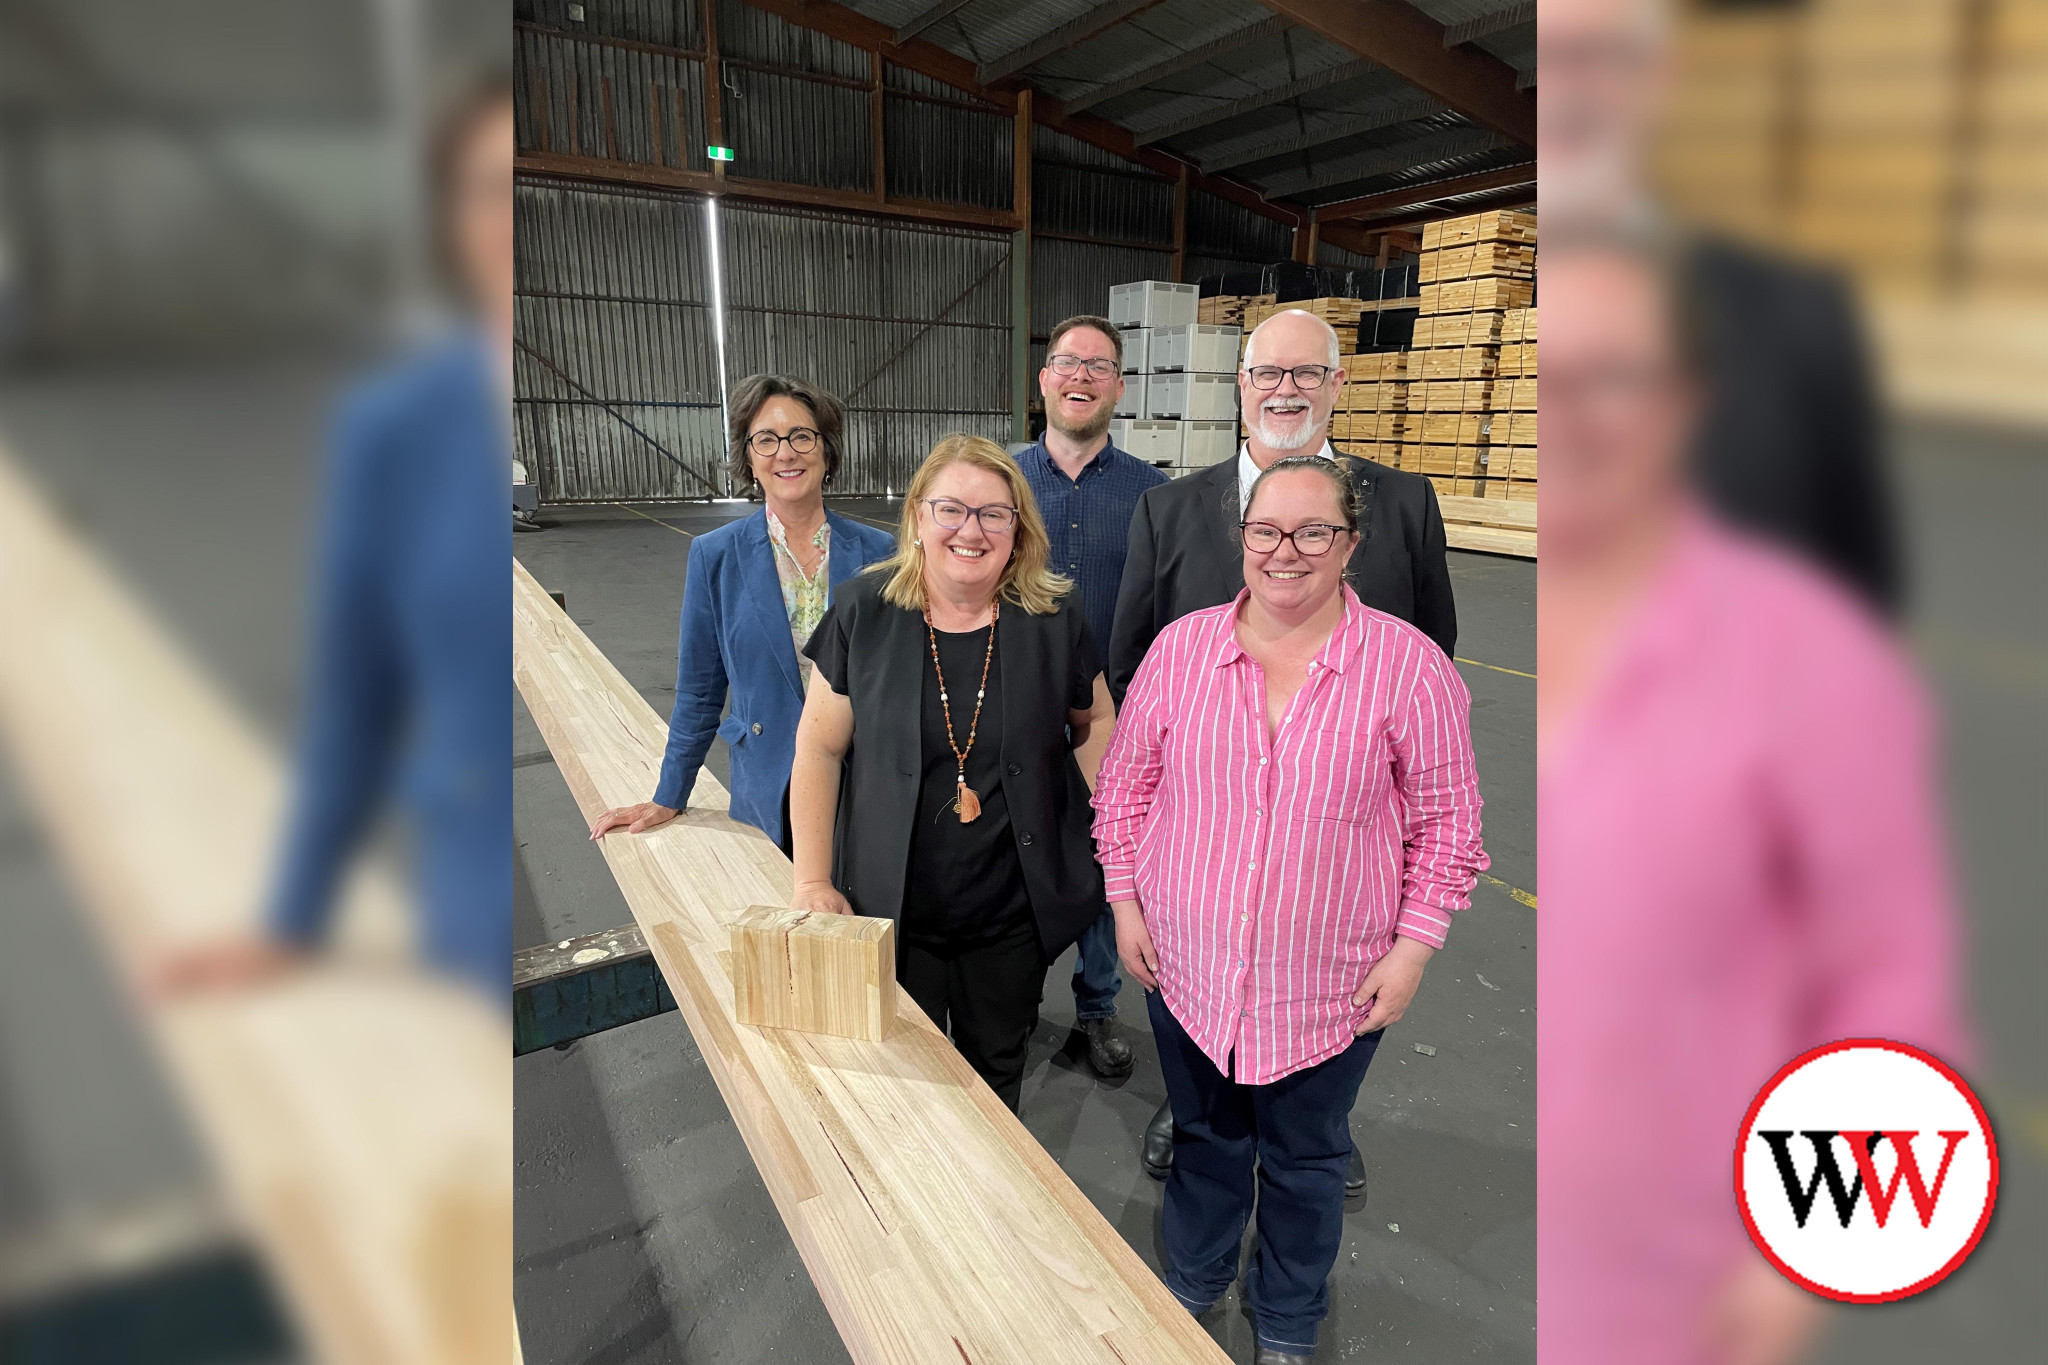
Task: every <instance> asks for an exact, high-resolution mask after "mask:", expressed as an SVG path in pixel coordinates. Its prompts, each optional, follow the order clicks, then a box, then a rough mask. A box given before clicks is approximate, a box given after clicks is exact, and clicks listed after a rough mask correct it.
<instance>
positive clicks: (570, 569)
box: [513, 500, 1536, 1365]
mask: <svg viewBox="0 0 2048 1365" xmlns="http://www.w3.org/2000/svg"><path fill="white" fill-rule="evenodd" d="M749 510H750V509H749V508H747V507H744V506H739V505H731V506H720V507H701V506H700V507H691V508H677V507H666V508H664V507H645V508H638V509H626V508H618V507H605V508H591V509H576V510H566V509H564V510H556V511H551V512H550V513H549V519H550V520H552V521H554V522H555V525H554V526H553V527H552V529H550V530H548V531H547V532H545V533H543V534H539V535H523V536H520V537H518V538H517V540H516V541H515V543H514V547H513V548H514V550H515V552H516V553H517V554H518V555H519V556H520V558H521V559H523V560H524V561H525V563H526V566H527V567H528V568H529V569H530V570H532V571H533V573H534V574H535V576H536V577H538V578H539V579H540V580H541V582H542V583H544V584H545V585H546V586H547V587H548V588H550V589H551V590H554V591H559V592H564V593H566V595H567V601H568V609H569V614H570V615H571V616H572V617H574V618H575V620H576V622H577V623H578V624H579V625H580V626H582V628H583V629H584V630H585V631H586V632H588V633H589V635H590V636H591V638H592V639H593V640H594V641H595V642H596V643H597V645H598V647H599V648H601V649H602V650H604V652H605V653H606V655H607V656H608V657H609V658H610V659H611V660H612V661H613V662H614V663H615V664H616V665H617V666H618V667H619V669H620V671H621V672H623V673H624V674H625V676H626V677H627V679H628V680H629V681H631V682H632V683H633V685H634V686H635V687H637V688H638V689H639V690H640V691H641V693H642V695H644V696H645V697H646V698H647V699H648V701H649V702H650V703H652V704H653V705H654V707H655V708H656V709H657V710H658V711H660V712H661V713H663V714H664V715H665V714H667V711H668V709H669V706H670V704H671V701H672V699H673V695H674V681H675V636H676V612H677V607H678V604H679V602H680V600H681V591H682V580H683V572H684V565H685V559H686V556H687V553H688V549H689V541H690V537H691V536H692V535H694V534H701V533H702V532H704V531H706V530H709V529H711V528H713V527H715V526H717V525H719V524H721V523H722V522H724V521H725V520H727V519H728V518H730V517H733V516H738V515H744V514H745V513H746V512H747V511H749ZM840 510H843V511H848V512H851V513H853V514H854V515H859V516H863V517H864V518H865V519H867V520H870V521H872V522H875V523H876V524H881V525H893V519H894V515H895V512H894V508H893V507H892V506H890V505H885V504H882V503H880V502H879V500H877V501H873V502H851V501H850V502H848V503H846V504H843V505H841V506H840ZM1451 560H1452V565H1451V571H1452V576H1453V581H1454V585H1455V590H1456V593H1457V599H1458V608H1459V624H1460V631H1459V639H1460V643H1459V649H1458V653H1459V656H1460V657H1461V658H1464V659H1469V660H1474V661H1477V662H1474V663H1469V664H1465V665H1463V666H1462V667H1461V671H1462V673H1463V674H1464V677H1465V680H1466V682H1467V684H1468V685H1469V686H1470V688H1471V690H1472V695H1473V729H1474V736H1473V738H1474V744H1475V747H1476V749H1477V752H1478V758H1479V765H1480V775H1481V783H1482V787H1483V790H1484V792H1485V795H1486V799H1487V807H1486V842H1487V846H1488V849H1489V851H1490V852H1491V853H1492V855H1493V859H1494V866H1493V872H1492V876H1493V877H1494V878H1497V879H1498V880H1489V881H1486V882H1482V883H1481V884H1480V887H1479V889H1478V892H1477V895H1476V896H1475V898H1474V903H1473V907H1472V909H1471V911H1470V912H1468V913H1467V914H1465V915H1463V916H1461V917H1460V918H1459V920H1458V922H1457V924H1456V926H1455V928H1454V930H1453V934H1452V938H1451V943H1450V947H1449V948H1448V949H1447V950H1446V951H1445V952H1444V953H1442V954H1440V955H1439V956H1438V957H1437V958H1436V959H1435V960H1434V961H1433V962H1432V964H1431V966H1430V970H1429V974H1428V976H1427V977H1426V978H1425V981H1424V985H1423V990H1422V992H1421V994H1420V995H1419V996H1418V997H1417V999H1416V1003H1415V1005H1414V1006H1413V1007H1412V1008H1411V1009H1410V1011H1409V1013H1408V1015H1407V1017H1406V1018H1405V1019H1404V1020H1403V1021H1402V1022H1401V1024H1400V1025H1398V1026H1397V1027H1396V1028H1395V1029H1394V1031H1393V1032H1392V1033H1391V1034H1390V1035H1389V1037H1388V1043H1387V1046H1385V1047H1384V1048H1383V1049H1382V1050H1381V1052H1380V1054H1379V1056H1378V1058H1377V1059H1376V1060H1375V1064H1374V1067H1373V1069H1372V1071H1371V1072H1370V1073H1369V1074H1368V1076H1367V1078H1366V1083H1365V1086H1364V1088H1363V1090H1362V1092H1361V1094H1360V1098H1359V1103H1358V1106H1357V1108H1356V1109H1355V1110H1354V1111H1353V1116H1352V1126H1353V1130H1354V1132H1355V1133H1356V1135H1357V1137H1358V1141H1359V1144H1360V1147H1361V1150H1362V1151H1363V1152H1364V1153H1365V1157H1366V1165H1367V1170H1368V1173H1369V1177H1370V1180H1371V1190H1370V1195H1369V1197H1368V1200H1367V1202H1366V1203H1365V1204H1364V1205H1363V1206H1356V1205H1354V1206H1353V1207H1352V1208H1350V1209H1349V1210H1348V1211H1347V1215H1346V1223H1347V1237H1346V1241H1345V1246H1344V1250H1343V1252H1342V1253H1341V1254H1340V1255H1339V1257H1338V1263H1337V1268H1336V1271H1335V1273H1334V1275H1333V1276H1332V1283H1331V1303H1332V1312H1331V1315H1330V1318H1329V1320H1328V1321H1327V1322H1326V1323H1325V1325H1324V1329H1323V1349H1322V1353H1321V1355H1320V1356H1319V1359H1326V1360H1352V1359H1358V1360H1362V1359H1368V1358H1370V1359H1374V1360H1385V1361H1403V1360H1410V1361H1432V1362H1435V1361H1499V1362H1517V1361H1528V1360H1531V1359H1533V1358H1534V1355H1535V1332H1536V1305H1535V1292H1536V1271H1535V1253H1536V1247H1535V1215H1536V1199H1535V1103H1536V1093H1535V1070H1536V1062H1535V1044H1536V1033H1535V1023H1536V1015H1535V966H1536V964H1535V956H1536V954H1535V914H1534V912H1533V911H1532V910H1531V909H1529V908H1528V907H1527V906H1526V905H1523V904H1520V903H1518V902H1517V901H1516V900H1514V899H1513V897H1512V896H1510V895H1509V893H1508V889H1507V888H1508V887H1510V886H1512V887H1519V888H1522V889H1525V890H1527V891H1528V892H1530V893H1532V894H1533V893H1534V892H1535V891H1536V883H1535V809H1534V804H1535V743H1534V734H1535V684H1534V682H1533V681H1532V680H1531V679H1530V678H1528V677H1526V676H1520V675H1523V674H1529V673H1533V672H1534V671H1535V648H1536V639H1535V572H1534V565H1533V564H1530V563H1528V562H1525V561H1519V560H1509V559H1500V558H1495V557H1492V556H1485V555H1475V554H1462V553H1453V554H1452V556H1451ZM1485 665H1492V667H1487V666H1485ZM1502 670H1515V671H1514V672H1507V671H1502ZM513 750H514V754H515V758H514V762H515V763H516V764H518V765H519V767H518V769H517V773H516V776H515V781H516V787H515V793H516V794H515V802H516V805H515V824H516V826H517V831H518V842H519V848H518V860H519V861H518V874H517V877H516V882H515V886H516V890H515V904H514V915H515V919H514V935H515V939H516V941H517V942H518V943H520V944H522V945H525V944H532V943H539V942H544V941H547V940H549V939H559V938H565V937H568V936H570V935H572V934H577V933H583V932H589V931H595V930H600V929H607V928H611V927H613V926H615V925H618V924H623V923H627V922H629V921H630V918H631V915H630V913H629V912H628V911H627V909H626V906H625V903H624V901H623V900H622V899H621V898H620V896H619V893H618V891H617V888H616V887H615V886H614V884H613V883H612V880H611V876H610V874H609V872H608V871H607V870H606V868H605V865H604V862H603V859H602V857H601V856H600V855H599V854H598V852H597V850H596V849H594V848H592V847H591V846H590V844H589V843H588V841H587V840H586V839H584V837H583V835H582V826H581V823H580V821H579V820H578V818H577V813H576V809H575V806H574V804H573V802H571V800H570V798H569V795H568V791H567V789H566V788H565V787H564V786H563V784H562V781H561V778H560V777H559V775H558V774H557V773H556V772H555V771H554V769H553V766H552V764H551V763H550V762H549V760H548V759H547V756H546V747H545V745H544V744H543V743H542V742H541V739H540V736H539V734H538V732H537V731H536V730H535V729H534V727H533V723H532V721H531V719H530V718H529V717H528V716H527V715H526V713H525V710H524V708H523V707H521V708H519V709H518V710H517V713H516V718H515V734H514V742H513ZM713 750H714V753H713V756H712V758H711V763H712V766H713V771H714V772H716V773H717V774H718V776H719V777H720V778H721V780H722V779H723V778H724V776H725V769H724V763H725V754H724V749H723V746H720V745H714V746H713ZM1072 971H1073V955H1072V952H1071V951H1069V953H1068V954H1067V955H1066V956H1064V957H1063V958H1062V959H1061V960H1060V961H1059V962H1057V963H1055V964H1054V965H1053V967H1052V969H1051V972H1050V973H1049V975H1048V977H1047V982H1046V992H1045V1004H1044V1008H1043V1012H1042V1022H1041V1024H1040V1026H1039V1030H1038V1032H1037V1035H1036V1036H1035V1037H1034V1038H1033V1040H1032V1045H1031V1062H1030V1070H1029V1072H1028V1074H1027V1077H1026V1080H1025V1084H1024V1093H1023V1099H1022V1105H1021V1113H1022V1117H1023V1120H1024V1123H1025V1126H1026V1127H1028V1128H1029V1129H1030V1130H1031V1132H1032V1133H1033V1134H1034V1135H1035V1136H1036V1137H1037V1138H1038V1140H1039V1141H1040V1142H1042V1143H1043V1144H1044V1145H1045V1147H1046V1150H1047V1151H1049V1152H1051V1153H1052V1155H1053V1156H1054V1158H1055V1159H1057V1160H1058V1161H1059V1162H1060V1164H1061V1165H1062V1167H1064V1168H1065V1170H1066V1171H1067V1173H1068V1174H1069V1175H1070V1176H1072V1177H1073V1179H1074V1182H1075V1183H1076V1184H1077V1185H1078V1186H1079V1187H1080V1188H1081V1190H1082V1191H1083V1192H1084V1193H1085V1194H1086V1195H1087V1196H1088V1197H1089V1198H1090V1199H1091V1200H1093V1201H1094V1203H1095V1205H1096V1207H1097V1208H1098V1209H1100V1210H1101V1211H1102V1213H1103V1215H1104V1216H1105V1217H1106V1218H1108V1219H1109V1220H1110V1222H1111V1223H1113V1224H1114V1225H1115V1226H1116V1227H1117V1228H1118V1230H1119V1231H1121V1232H1122V1233H1123V1235H1124V1237H1125V1239H1126V1240H1127V1241H1128V1242H1129V1243H1130V1244H1131V1245H1132V1247H1134V1248H1135V1249H1136V1250H1137V1251H1138V1253H1139V1254H1140V1255H1141V1256H1143V1257H1144V1258H1145V1260H1146V1262H1147V1263H1148V1264H1150V1265H1151V1266H1152V1267H1153V1268H1154V1269H1155V1270H1156V1269H1158V1268H1159V1265H1160V1246H1159V1240H1158V1224H1159V1207H1160V1196H1161V1193H1162V1190H1163V1186H1161V1185H1159V1184H1158V1183H1156V1182H1154V1181H1153V1180H1151V1179H1150V1178H1148V1177H1147V1176H1146V1175H1145V1173H1144V1170H1143V1168H1142V1166H1141V1165H1140V1163H1139V1160H1138V1136H1139V1133H1140V1132H1141V1130H1142V1129H1143V1127H1144V1124H1145V1122H1146V1121H1147V1120H1148V1119H1149V1118H1150V1117H1151V1115H1152V1113H1153V1111H1154V1110H1155V1109H1156V1108H1157V1107H1158V1105H1159V1103H1160V1102H1161V1101H1162V1100H1163V1099H1164V1098H1165V1093H1166V1092H1165V1088H1164V1085H1163V1082H1162V1081H1161V1079H1160V1074H1159V1065H1158V1060H1157V1054H1156V1053H1155V1051H1154V1050H1153V1045H1152V1040H1151V1033H1150V1029H1149V1027H1148V1026H1147V1025H1146V1022H1145V1006H1144V1000H1143V995H1142V992H1141V991H1140V988H1139V987H1137V986H1136V985H1135V984H1134V983H1130V982H1128V981H1127V982H1126V984H1125V987H1124V994H1123V997H1122V999H1121V1000H1120V1002H1119V1017H1120V1019H1121V1021H1122V1024H1123V1027H1124V1029H1125V1030H1126V1036H1127V1037H1129V1039H1130V1041H1131V1044H1132V1047H1133V1050H1134V1051H1135V1052H1136V1053H1137V1055H1138V1064H1137V1067H1136V1069H1135V1071H1134V1072H1133V1074H1132V1075H1131V1076H1129V1077H1128V1078H1126V1079H1124V1080H1122V1081H1120V1082H1115V1083H1104V1082H1102V1081H1099V1080H1098V1079H1096V1077H1095V1076H1094V1074H1093V1072H1092V1071H1090V1070H1089V1068H1088V1065H1087V1062H1086V1058H1085V1056H1084V1055H1079V1054H1078V1053H1077V1050H1076V1049H1075V1047H1074V1046H1073V1040H1072V1033H1071V1030H1072V1025H1073V1019H1074V1001H1073V994H1072V990H1071V988H1070V986H1069V984H1068V983H1069V981H1070V978H1071V974H1072ZM1482 977H1483V978H1484V979H1485V982H1486V983H1490V984H1482V982H1481V978H1482ZM1415 1043H1426V1044H1430V1045H1432V1046H1434V1047H1435V1048H1436V1053H1435V1055H1434V1056H1424V1055H1422V1054H1420V1053H1417V1052H1415V1051H1414V1048H1413V1044H1415ZM517 1078H518V1115H517V1140H518V1162H519V1169H518V1181H519V1194H518V1206H517V1219H518V1221H517V1229H516V1236H517V1243H516V1245H517V1255H518V1272H517V1280H516V1287H517V1295H518V1305H519V1316H520V1322H521V1328H522V1332H523V1335H524V1345H525V1349H526V1355H527V1359H528V1360H529V1361H532V1362H534V1365H557V1363H558V1362H559V1365H570V1362H577V1363H578V1365H583V1363H584V1362H590V1363H591V1365H596V1363H598V1362H604V1363H605V1365H612V1363H614V1362H626V1361H633V1362H668V1361H678V1362H680V1361H693V1362H694V1361H763V1362H768V1361H777V1362H779V1361H803V1362H814V1361H816V1362H823V1361H832V1360H844V1359H845V1358H846V1356H845V1348H844V1347H843V1346H842V1345H841V1344H840V1341H839V1338H838V1334H837V1332H835V1331H834V1330H833V1327H832V1324H831V1321H830V1319H829V1318H828V1317H827V1316H826V1314H825V1310H824V1307H823V1305H822V1304H821V1303H820V1301H819V1299H818V1296H817V1293H816V1291H815V1290H814V1289H813V1288H812V1287H811V1283H810V1280H809V1277H808V1276H807V1275H806V1274H805V1273H804V1271H803V1267H802V1264H801V1262H800V1261H799V1259H798V1257H797V1254H796V1251H795V1248H794V1247H793V1246H792V1245H791V1243H790V1241H789V1239H788V1236H787V1235H786V1234H785V1233H784V1232H783V1230H782V1223H781V1220H780V1218H779V1217H778V1216H777V1214H776V1212H775V1208H774V1205H773V1204H772V1203H771V1202H770V1200H769V1198H768V1192H767V1190H766V1188H765V1187H764V1186H763V1185H762V1183H761V1180H760V1177H759V1176H758V1174H757V1173H756V1172H755V1170H754V1166H753V1162H752V1161H751V1160H750V1159H749V1157H748V1156H747V1153H746V1149H745V1146H744V1145H743V1144H742V1142H741V1141H740V1138H739V1135H738V1132H737V1130H736V1129H735V1128H734V1126H733V1124H732V1121H731V1119H730V1117H729V1116H728V1114H727V1112H726V1108H725V1104H724V1102H723V1101H722V1100H721V1099H720V1098H719V1095H718V1091H717V1088H716V1087H715V1086H714V1085H713V1083H712V1081H711V1079H710V1076H709V1074H708V1073H707V1072H706V1071H705V1069H704V1065H703V1061H702V1059H701V1057H699V1055H698V1053H697V1051H696V1048H695V1045H694V1044H693V1043H692V1041H691V1039H690V1034H689V1030H688V1029H687V1028H686V1027H685V1026H684V1025H683V1023H682V1020H681V1017H680V1016H678V1015H674V1014H670V1015H666V1016H663V1017H661V1018H657V1019H652V1020H647V1021H644V1022H642V1023H638V1024H633V1025H630V1026H628V1027H626V1028H622V1029H618V1030H615V1031H613V1032H611V1033H608V1034H601V1035H598V1036H595V1037H592V1038H588V1039H584V1040H583V1041H581V1042H578V1043H575V1044H573V1045H571V1046H570V1047H569V1048H567V1049H565V1050H560V1051H549V1052H541V1053H535V1054H532V1055H529V1056H527V1057H524V1058H522V1059H520V1061H519V1063H518V1071H517ZM1396 1227H1398V1228H1399V1231H1398V1232H1396V1231H1395V1230H1394V1229H1395V1228H1396ZM764 1296H772V1297H770V1298H768V1299H767V1302H766V1303H764ZM1213 1331H1214V1333H1215V1335H1216V1337H1217V1339H1218V1340H1219V1341H1221V1342H1222V1343H1223V1344H1224V1345H1225V1347H1226V1348H1227V1349H1228V1350H1229V1351H1230V1352H1231V1353H1232V1355H1233V1357H1234V1358H1238V1359H1247V1360H1248V1359H1249V1358H1250V1355H1251V1337H1252V1333H1251V1322H1250V1318H1249V1316H1248V1315H1247V1314H1245V1313H1244V1312H1243V1311H1242V1309H1241V1307H1238V1306H1235V1305H1233V1308H1232V1310H1231V1311H1230V1312H1228V1313H1226V1314H1225V1315H1223V1317H1222V1321H1221V1322H1220V1323H1219V1325H1218V1326H1217V1327H1216V1328H1214V1329H1213Z"/></svg>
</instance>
